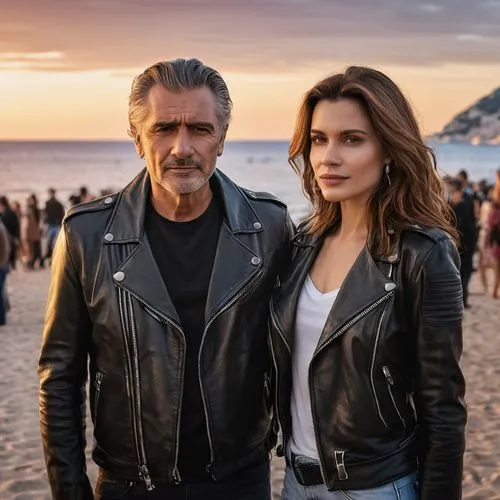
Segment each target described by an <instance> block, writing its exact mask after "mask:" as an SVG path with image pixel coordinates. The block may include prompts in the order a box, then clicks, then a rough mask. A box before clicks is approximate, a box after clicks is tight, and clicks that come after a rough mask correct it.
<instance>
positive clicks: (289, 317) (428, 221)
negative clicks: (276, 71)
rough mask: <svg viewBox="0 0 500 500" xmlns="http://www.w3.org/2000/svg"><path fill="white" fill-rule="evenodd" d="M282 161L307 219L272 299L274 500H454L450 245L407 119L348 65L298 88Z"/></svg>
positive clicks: (458, 306) (458, 302)
mask: <svg viewBox="0 0 500 500" xmlns="http://www.w3.org/2000/svg"><path fill="white" fill-rule="evenodd" d="M289 156H290V162H291V163H292V166H294V167H295V168H296V169H297V170H299V171H300V172H301V176H302V182H303V186H304V189H305V192H306V193H307V196H308V197H309V199H310V201H311V203H312V207H313V212H312V215H311V216H310V217H309V218H308V219H307V220H306V221H305V222H304V223H303V224H301V226H300V227H299V228H298V233H297V236H296V238H295V241H294V262H293V264H292V267H291V270H290V271H289V274H288V277H286V279H285V280H284V281H283V282H282V284H281V286H280V288H279V289H278V290H277V293H276V295H275V296H274V298H273V300H272V302H271V325H272V328H271V347H272V353H273V357H274V361H275V368H276V382H277V383H276V393H277V400H276V409H277V411H276V414H277V418H278V420H279V423H280V426H281V429H282V433H283V438H284V448H285V453H286V458H287V468H286V474H285V483H284V488H283V493H282V499H284V500H290V499H293V500H300V499H306V498H308V499H319V500H323V499H345V498H351V499H363V500H367V499H377V500H385V499H400V500H410V499H417V498H418V499H421V500H443V499H446V500H458V499H459V498H461V493H460V492H461V481H462V457H463V452H464V427H465V423H466V409H465V405H464V401H463V398H464V391H465V387H464V385H465V384H464V378H463V376H462V372H461V370H460V367H459V358H460V354H461V350H462V314H463V303H462V289H461V283H460V274H459V270H458V268H459V257H458V253H457V249H456V244H455V240H456V237H457V234H456V231H455V229H454V228H453V225H452V222H451V215H450V209H449V207H448V205H447V203H446V201H445V199H444V196H443V186H442V182H441V180H440V178H439V177H438V175H437V173H436V170H435V168H434V162H433V157H432V154H431V151H430V150H429V148H427V147H426V146H425V144H424V142H423V140H422V137H421V134H420V132H419V129H418V125H417V122H416V120H415V117H414V115H413V112H412V110H411V108H410V106H409V104H408V102H407V101H406V99H405V98H404V96H403V95H402V94H401V91H400V90H399V89H398V87H397V86H396V85H395V84H394V83H393V82H392V81H391V80H390V79H389V78H388V77H387V76H385V75H384V74H382V73H380V72H378V71H375V70H373V69H368V68H360V67H351V68H349V69H347V71H346V73H345V74H338V75H334V76H331V77H329V78H326V79H325V80H323V81H321V82H319V83H317V84H316V85H315V86H314V87H313V88H312V89H311V90H310V91H309V92H307V94H306V95H305V98H304V101H303V103H302V106H301V108H300V111H299V116H298V120H297V125H296V129H295V133H294V136H293V138H292V141H291V144H290V150H289ZM299 167H300V168H299Z"/></svg>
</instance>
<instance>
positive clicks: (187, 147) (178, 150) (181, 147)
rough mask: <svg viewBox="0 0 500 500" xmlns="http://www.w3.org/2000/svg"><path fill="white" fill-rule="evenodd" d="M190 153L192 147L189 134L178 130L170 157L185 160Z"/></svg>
mask: <svg viewBox="0 0 500 500" xmlns="http://www.w3.org/2000/svg"><path fill="white" fill-rule="evenodd" d="M192 152H193V145H192V141H191V137H190V134H189V132H188V131H187V130H182V129H180V130H178V131H177V134H176V135H175V138H174V143H173V146H172V155H173V156H177V157H178V158H186V157H188V156H191V154H192Z"/></svg>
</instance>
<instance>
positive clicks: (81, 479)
mask: <svg viewBox="0 0 500 500" xmlns="http://www.w3.org/2000/svg"><path fill="white" fill-rule="evenodd" d="M212 181H213V183H212V185H213V188H214V189H217V191H218V195H219V196H220V197H221V200H222V203H223V206H224V219H223V222H222V225H221V229H220V235H219V240H218V247H217V253H216V257H215V262H214V267H213V272H212V279H211V283H210V289H209V293H208V297H207V301H206V309H205V313H206V314H205V316H206V326H205V331H204V335H203V339H202V345H201V348H200V354H199V369H200V374H199V379H200V385H201V391H202V396H203V403H204V408H205V413H206V419H207V428H208V435H209V442H210V449H211V455H212V460H211V463H210V464H209V471H210V472H211V474H212V476H213V477H214V478H216V479H221V478H224V477H227V476H229V475H230V474H232V473H233V472H236V471H238V470H241V469H243V468H244V467H245V466H247V465H249V464H253V463H256V462H257V461H259V460H262V461H264V460H265V459H266V455H267V453H268V450H269V442H268V440H269V437H270V427H271V425H270V401H269V399H270V398H269V379H270V371H271V364H272V363H271V360H270V356H269V349H268V328H267V325H268V319H269V299H270V297H271V293H272V291H273V290H274V287H275V286H276V283H277V282H278V275H279V272H280V270H281V267H282V266H283V265H286V263H287V262H289V260H290V258H289V254H290V249H291V245H290V241H291V238H292V234H291V230H292V226H291V223H290V219H289V216H288V212H287V209H286V207H285V205H283V204H282V203H280V202H279V201H277V200H276V199H275V198H273V197H271V196H270V195H266V194H265V193H253V192H250V191H246V190H243V189H241V188H239V187H238V186H236V185H235V184H233V183H232V182H231V181H230V180H229V179H228V178H227V177H226V176H225V175H223V174H222V173H221V172H219V171H216V173H215V174H214V176H213V177H212ZM149 192H150V182H149V177H148V176H147V175H146V174H145V173H144V172H143V173H142V174H141V175H139V176H138V177H137V178H136V179H135V180H134V181H133V182H132V183H131V184H130V185H129V186H128V187H126V188H125V189H124V190H123V191H122V192H120V193H119V194H118V195H114V196H110V197H108V198H106V199H102V200H96V201H93V202H90V203H87V204H84V205H80V206H77V207H75V208H74V209H73V210H72V211H70V213H69V215H68V216H67V217H66V219H65V222H64V224H63V230H62V232H61V236H60V239H59V241H58V244H57V248H56V254H55V257H54V261H53V264H52V267H53V271H52V272H53V276H52V285H51V290H50V294H49V302H48V307H47V315H46V325H45V331H44V337H43V345H42V353H41V357H40V367H39V373H40V382H41V383H40V419H41V428H42V437H43V446H44V451H45V458H46V461H47V468H48V474H49V480H50V483H51V487H52V494H53V498H54V499H57V500H73V499H74V500H76V499H87V498H91V495H92V493H91V491H90V489H89V483H88V479H87V477H86V475H85V456H84V448H85V439H84V428H83V426H82V420H83V415H84V413H83V410H84V405H83V403H84V398H83V395H82V388H84V386H85V381H86V379H87V359H88V357H90V407H91V415H92V420H93V423H94V427H95V428H94V436H95V444H94V449H93V459H94V461H95V462H96V463H97V464H98V465H100V466H101V467H103V468H104V469H106V470H107V471H109V472H111V473H112V474H115V475H117V476H118V477H123V478H124V479H130V480H136V481H139V480H143V481H145V482H146V484H149V485H150V484H151V482H152V483H153V484H154V482H155V481H156V480H162V481H169V482H172V483H173V482H175V481H178V479H179V477H178V471H177V467H176V464H177V453H178V449H177V448H178V436H179V421H180V410H181V396H182V389H183V377H184V359H185V352H186V342H185V339H184V335H183V332H182V328H181V326H180V321H179V318H178V315H177V313H176V311H175V309H174V306H173V304H172V302H171V300H170V298H169V295H168V291H167V289H166V287H165V284H164V281H163V278H162V276H161V274H160V272H159V270H158V267H157V265H156V262H155V260H154V257H153V254H152V251H151V247H150V245H149V243H148V240H147V238H146V236H145V234H144V229H143V221H144V214H145V209H146V204H147V203H146V201H147V199H148V197H149ZM202 251H203V249H202V248H200V252H202ZM207 465H208V464H207Z"/></svg>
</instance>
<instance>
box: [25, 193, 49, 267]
mask: <svg viewBox="0 0 500 500" xmlns="http://www.w3.org/2000/svg"><path fill="white" fill-rule="evenodd" d="M41 222H42V214H41V212H40V208H39V207H38V199H37V197H36V195H35V194H31V195H30V196H29V197H28V200H27V203H26V228H25V240H26V244H27V248H28V260H27V262H26V267H27V269H35V266H36V264H37V263H38V266H39V268H43V267H44V266H45V261H44V258H43V254H42V228H41Z"/></svg>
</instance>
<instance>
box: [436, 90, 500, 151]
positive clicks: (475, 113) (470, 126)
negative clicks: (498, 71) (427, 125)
mask: <svg viewBox="0 0 500 500" xmlns="http://www.w3.org/2000/svg"><path fill="white" fill-rule="evenodd" d="M429 140H431V141H437V142H441V143H449V142H458V143H466V144H500V87H499V88H497V89H496V90H494V91H493V92H491V93H490V94H488V95H487V96H484V97H482V98H481V99H479V100H478V101H477V102H475V103H474V104H473V105H472V106H470V107H469V108H467V109H465V110H464V111H462V112H461V113H459V114H457V115H456V116H455V117H453V119H452V120H451V121H450V122H449V123H448V124H447V125H445V127H444V128H443V130H442V131H441V132H438V133H436V134H433V135H432V136H431V137H429Z"/></svg>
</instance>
